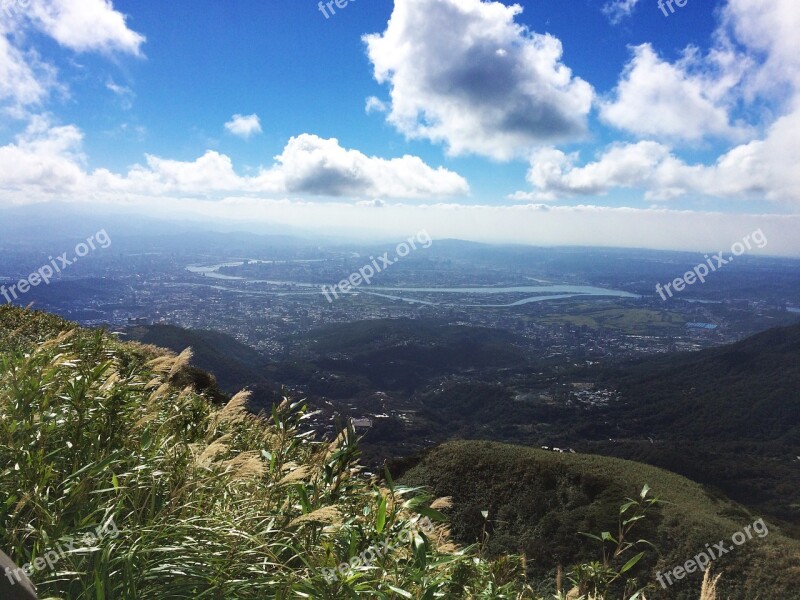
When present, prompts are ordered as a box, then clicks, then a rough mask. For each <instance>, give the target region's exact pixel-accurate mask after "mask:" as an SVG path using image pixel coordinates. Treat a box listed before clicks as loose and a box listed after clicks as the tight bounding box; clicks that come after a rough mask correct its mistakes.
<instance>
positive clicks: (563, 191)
mask: <svg viewBox="0 0 800 600" xmlns="http://www.w3.org/2000/svg"><path fill="white" fill-rule="evenodd" d="M684 4H685V5H684V6H682V7H681V6H678V5H677V4H676V3H675V2H674V0H673V1H667V0H662V1H661V2H659V1H658V0H570V1H569V2H565V1H564V0H529V1H526V2H522V3H518V4H513V3H509V2H493V1H482V0H395V1H394V2H391V1H389V0H339V2H338V4H337V3H336V2H331V3H330V4H327V5H326V3H322V2H314V1H312V0H292V1H291V2H271V1H270V2H264V1H263V0H227V1H225V2H220V1H219V0H217V1H210V0H192V1H189V0H171V1H170V2H167V3H163V2H153V1H145V2H143V1H141V0H140V1H138V2H134V1H132V0H116V1H114V2H111V1H110V0H80V1H79V2H78V1H75V0H0V207H19V206H20V205H29V204H36V203H55V205H56V206H58V207H60V209H62V210H69V207H71V206H75V205H77V204H79V205H81V206H82V207H87V206H91V207H97V208H98V210H104V211H106V212H109V211H110V212H119V213H120V214H124V213H130V212H134V213H141V214H147V215H149V216H161V217H164V218H171V219H188V218H192V219H198V218H204V219H214V220H218V221H231V222H238V223H242V224H244V225H246V226H247V228H248V229H250V230H255V231H258V229H259V227H261V226H266V225H267V224H270V225H273V226H274V225H276V224H277V225H284V226H286V227H287V228H292V229H293V230H297V229H300V230H305V231H309V232H313V231H320V230H323V229H324V230H327V231H331V232H334V231H335V232H343V233H347V234H352V235H354V236H368V235H375V236H378V235H380V236H401V235H404V236H407V235H409V234H412V233H414V232H416V231H419V230H421V229H426V230H427V231H428V232H429V233H430V234H431V235H433V236H434V237H454V238H461V239H470V240H476V241H486V242H509V243H526V244H535V245H575V244H580V245H601V246H620V247H648V248H662V249H678V250H697V251H706V250H712V249H714V250H717V249H723V248H726V247H729V246H730V245H731V244H732V243H734V242H736V241H737V240H739V239H741V238H742V237H743V236H745V235H747V234H749V233H751V232H753V231H754V230H756V229H759V228H760V229H762V230H763V231H764V233H765V235H766V236H767V238H768V239H769V240H770V243H769V245H768V247H767V248H765V249H764V252H765V253H770V254H781V255H800V236H798V235H797V234H796V232H797V230H798V225H800V214H799V213H800V170H798V165H799V164H800V141H798V140H800V52H798V50H800V48H798V43H797V41H796V40H797V31H800V3H797V2H796V0H716V1H714V0H702V1H701V0H687V1H686V2H685V3H684ZM0 218H3V216H2V211H0Z"/></svg>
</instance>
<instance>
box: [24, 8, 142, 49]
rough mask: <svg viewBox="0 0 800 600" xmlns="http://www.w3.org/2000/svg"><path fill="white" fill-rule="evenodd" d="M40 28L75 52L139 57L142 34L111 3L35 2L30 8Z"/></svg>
mask: <svg viewBox="0 0 800 600" xmlns="http://www.w3.org/2000/svg"><path fill="white" fill-rule="evenodd" d="M28 11H29V13H30V15H31V17H32V19H33V20H34V24H35V25H36V27H37V28H38V29H40V30H41V31H43V32H44V33H46V34H47V35H49V36H50V37H51V38H53V39H54V40H55V41H57V42H58V43H59V44H60V45H61V46H63V47H65V48H69V49H70V50H74V51H76V52H90V51H99V52H115V51H119V52H123V53H126V54H133V55H135V56H139V55H140V54H141V46H142V44H144V42H145V38H144V36H143V35H141V34H139V33H136V32H135V31H133V30H131V29H129V28H128V25H127V24H126V22H125V16H124V15H123V14H122V13H120V12H118V11H116V10H114V7H113V5H112V4H111V2H110V0H81V1H80V2H75V1H74V0H36V1H34V2H31V3H30V8H29V9H28Z"/></svg>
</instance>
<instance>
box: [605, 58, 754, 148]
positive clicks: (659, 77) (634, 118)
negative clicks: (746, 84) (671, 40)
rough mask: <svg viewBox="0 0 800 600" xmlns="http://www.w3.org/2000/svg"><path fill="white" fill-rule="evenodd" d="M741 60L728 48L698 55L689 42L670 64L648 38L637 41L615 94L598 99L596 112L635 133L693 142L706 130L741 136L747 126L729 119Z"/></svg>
mask: <svg viewBox="0 0 800 600" xmlns="http://www.w3.org/2000/svg"><path fill="white" fill-rule="evenodd" d="M712 63H713V64H712ZM746 65H747V61H746V60H742V59H741V58H740V57H735V56H733V55H732V53H731V52H727V51H722V50H719V51H715V52H713V53H712V54H711V55H710V56H709V57H701V56H699V55H698V52H697V50H696V49H694V48H687V49H686V51H685V52H684V55H683V57H682V59H681V60H680V61H678V62H677V63H674V64H672V63H669V62H666V61H664V60H662V59H661V58H660V57H659V56H658V55H657V54H656V52H655V51H654V50H653V47H652V46H651V45H650V44H642V45H640V46H636V47H635V48H633V58H632V59H631V62H630V63H628V65H627V66H626V67H625V71H624V73H623V75H622V78H621V80H620V82H619V84H618V85H617V89H616V90H615V93H614V98H613V99H612V100H603V101H601V102H600V117H601V118H602V119H603V120H604V121H605V122H606V123H609V124H610V125H613V126H614V127H617V128H619V129H623V130H625V131H628V132H630V133H633V134H635V135H637V136H639V137H655V138H667V139H673V140H683V141H693V142H694V141H699V140H701V139H703V138H705V137H707V136H718V137H726V138H741V137H742V136H743V135H744V134H745V133H746V132H747V130H746V128H745V127H741V126H737V125H734V124H732V123H731V118H730V115H729V111H730V108H731V104H732V102H733V97H732V96H731V94H730V91H731V90H732V88H733V87H734V86H736V85H737V84H738V83H739V81H740V80H741V78H742V77H743V75H744V69H745V66H746Z"/></svg>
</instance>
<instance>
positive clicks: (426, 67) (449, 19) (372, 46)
mask: <svg viewBox="0 0 800 600" xmlns="http://www.w3.org/2000/svg"><path fill="white" fill-rule="evenodd" d="M521 11H522V8H521V7H520V6H519V5H516V4H515V5H512V6H505V5H503V4H501V3H500V2H482V1H481V0H396V2H395V6H394V11H393V13H392V16H391V19H390V20H389V23H388V25H387V28H386V30H385V31H384V32H383V33H382V34H374V35H368V36H365V38H364V39H365V42H366V44H367V51H368V55H369V58H370V60H371V61H372V63H373V67H374V75H375V78H376V80H377V81H378V82H379V83H388V84H389V85H390V87H391V89H390V94H391V107H390V111H389V114H388V117H387V118H388V121H389V122H390V123H391V124H392V125H394V126H395V127H396V128H397V129H398V130H399V131H401V132H402V133H403V134H405V135H406V136H408V137H410V138H423V139H429V140H432V141H435V142H443V143H445V144H446V145H447V147H448V150H449V152H450V153H452V154H466V153H475V154H482V155H485V156H489V157H492V158H495V159H499V160H507V159H511V158H513V157H515V156H519V155H523V154H527V153H528V152H529V151H530V148H532V147H534V146H537V145H540V144H542V143H552V142H554V141H559V140H566V139H574V138H576V137H580V136H581V135H583V133H584V132H585V128H586V116H587V114H588V113H589V110H590V109H591V104H592V99H593V90H592V87H591V86H590V85H589V84H588V83H586V82H585V81H583V80H582V79H580V78H577V77H573V75H572V72H571V70H570V69H569V68H568V67H567V66H566V65H564V64H563V63H562V62H561V59H562V46H561V42H560V41H559V40H558V39H557V38H555V37H553V36H551V35H543V34H539V33H535V32H531V31H529V30H528V29H527V28H526V27H524V26H522V25H520V24H518V23H517V22H516V21H515V18H516V16H517V15H518V14H520V12H521Z"/></svg>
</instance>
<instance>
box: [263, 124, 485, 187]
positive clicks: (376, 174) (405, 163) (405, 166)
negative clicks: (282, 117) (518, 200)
mask: <svg viewBox="0 0 800 600" xmlns="http://www.w3.org/2000/svg"><path fill="white" fill-rule="evenodd" d="M275 159H276V161H277V165H276V166H275V167H273V169H271V170H269V171H266V172H264V173H262V176H261V177H262V178H263V179H264V180H265V181H273V182H274V181H280V182H281V183H280V189H281V190H282V191H287V192H291V193H300V194H303V193H305V194H313V195H320V196H322V195H325V196H358V197H369V198H375V197H381V198H386V197H388V198H426V197H431V196H459V195H460V196H464V195H467V194H468V193H469V185H468V184H467V182H466V180H465V179H464V178H463V177H461V176H460V175H458V174H457V173H454V172H452V171H448V170H447V169H444V168H443V167H439V168H438V169H433V168H431V167H429V166H428V165H426V164H425V163H424V162H423V161H422V159H421V158H419V157H417V156H410V155H405V156H403V157H402V158H393V159H389V160H387V159H384V158H378V157H374V156H371V157H370V156H366V155H365V154H362V153H361V152H358V151H357V150H347V149H345V148H342V147H341V146H340V145H339V142H338V140H336V139H329V140H326V139H323V138H320V137H317V136H315V135H310V134H303V135H300V136H297V137H294V138H292V139H290V140H289V143H288V144H287V145H286V148H284V150H283V153H282V154H280V155H279V156H276V157H275Z"/></svg>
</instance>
